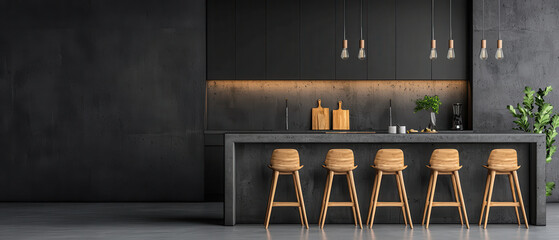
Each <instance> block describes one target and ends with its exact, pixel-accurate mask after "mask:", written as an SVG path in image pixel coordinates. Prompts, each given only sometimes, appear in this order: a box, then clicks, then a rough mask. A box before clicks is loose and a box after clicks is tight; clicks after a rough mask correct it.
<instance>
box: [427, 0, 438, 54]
mask: <svg viewBox="0 0 559 240" xmlns="http://www.w3.org/2000/svg"><path fill="white" fill-rule="evenodd" d="M429 59H430V60H431V61H432V60H435V59H437V40H435V0H431V52H430V53H429Z"/></svg>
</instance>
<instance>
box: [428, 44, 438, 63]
mask: <svg viewBox="0 0 559 240" xmlns="http://www.w3.org/2000/svg"><path fill="white" fill-rule="evenodd" d="M429 59H431V60H435V59H437V40H431V53H430V54H429Z"/></svg>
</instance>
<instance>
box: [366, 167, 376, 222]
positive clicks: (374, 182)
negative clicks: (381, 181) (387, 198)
mask: <svg viewBox="0 0 559 240" xmlns="http://www.w3.org/2000/svg"><path fill="white" fill-rule="evenodd" d="M377 179H378V174H375V180H374V181H373V192H372V193H371V201H370V202H369V214H368V215H367V226H369V222H370V221H371V212H372V211H373V200H375V192H376V189H377V181H378V180H377Z"/></svg>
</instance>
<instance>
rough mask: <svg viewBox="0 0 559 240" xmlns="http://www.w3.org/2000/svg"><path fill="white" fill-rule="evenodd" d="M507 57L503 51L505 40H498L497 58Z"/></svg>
mask: <svg viewBox="0 0 559 240" xmlns="http://www.w3.org/2000/svg"><path fill="white" fill-rule="evenodd" d="M503 58H505V54H504V53H503V40H500V39H499V40H498V41H497V52H495V59H497V60H501V59H503Z"/></svg>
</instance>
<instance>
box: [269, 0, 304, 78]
mask: <svg viewBox="0 0 559 240" xmlns="http://www.w3.org/2000/svg"><path fill="white" fill-rule="evenodd" d="M266 3H267V6H266V78H267V79H300V78H301V74H300V66H301V65H300V62H301V59H300V57H301V56H300V53H301V51H300V48H301V41H300V31H301V25H300V22H301V21H300V15H301V12H300V2H299V0H267V1H266Z"/></svg>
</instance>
